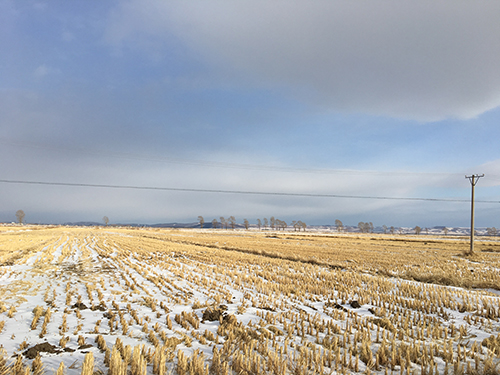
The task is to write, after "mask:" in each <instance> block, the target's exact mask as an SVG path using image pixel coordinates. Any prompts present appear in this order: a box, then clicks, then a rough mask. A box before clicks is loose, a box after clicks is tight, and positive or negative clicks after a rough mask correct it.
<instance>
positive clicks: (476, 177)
mask: <svg viewBox="0 0 500 375" xmlns="http://www.w3.org/2000/svg"><path fill="white" fill-rule="evenodd" d="M481 177H484V174H481V175H474V174H473V175H472V176H465V178H468V179H469V181H470V184H471V186H472V194H471V199H470V252H469V254H470V255H472V254H474V187H475V186H476V183H477V181H478V180H479V179H480V178H481Z"/></svg>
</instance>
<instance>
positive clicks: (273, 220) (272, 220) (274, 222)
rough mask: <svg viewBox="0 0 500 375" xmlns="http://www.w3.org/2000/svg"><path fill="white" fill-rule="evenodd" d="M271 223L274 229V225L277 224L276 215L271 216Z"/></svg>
mask: <svg viewBox="0 0 500 375" xmlns="http://www.w3.org/2000/svg"><path fill="white" fill-rule="evenodd" d="M269 223H270V224H271V229H274V227H275V226H276V219H275V218H274V216H271V218H270V219H269Z"/></svg>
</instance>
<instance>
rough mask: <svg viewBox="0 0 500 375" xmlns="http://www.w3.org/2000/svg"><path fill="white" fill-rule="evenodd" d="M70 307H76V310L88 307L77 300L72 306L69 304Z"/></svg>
mask: <svg viewBox="0 0 500 375" xmlns="http://www.w3.org/2000/svg"><path fill="white" fill-rule="evenodd" d="M71 308H72V309H78V310H86V309H88V307H87V306H85V304H84V303H81V302H77V303H75V304H74V305H73V306H71Z"/></svg>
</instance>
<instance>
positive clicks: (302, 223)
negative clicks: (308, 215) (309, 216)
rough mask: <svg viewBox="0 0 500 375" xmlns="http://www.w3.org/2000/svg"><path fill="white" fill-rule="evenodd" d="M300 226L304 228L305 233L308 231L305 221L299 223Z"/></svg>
mask: <svg viewBox="0 0 500 375" xmlns="http://www.w3.org/2000/svg"><path fill="white" fill-rule="evenodd" d="M299 225H300V226H301V227H302V229H303V230H304V232H305V231H306V228H307V224H306V223H304V222H303V221H299Z"/></svg>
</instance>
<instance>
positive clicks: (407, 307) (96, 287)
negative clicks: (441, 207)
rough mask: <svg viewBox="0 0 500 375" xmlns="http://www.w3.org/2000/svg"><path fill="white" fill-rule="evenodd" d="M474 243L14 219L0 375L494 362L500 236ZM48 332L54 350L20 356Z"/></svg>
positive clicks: (431, 369)
mask: <svg viewBox="0 0 500 375" xmlns="http://www.w3.org/2000/svg"><path fill="white" fill-rule="evenodd" d="M466 249H467V242H466V241H464V240H463V239H460V238H445V239H439V238H435V237H427V236H425V237H424V236H422V237H416V236H414V237H402V236H389V235H387V236H382V235H353V234H349V235H348V234H338V235H321V234H314V233H307V232H306V233H300V234H299V233H293V232H291V233H290V232H258V233H255V232H244V231H194V230H184V231H175V230H157V229H130V228H129V229H127V228H92V229H88V228H64V227H63V228H44V227H30V229H29V230H26V229H18V228H15V227H14V228H9V229H8V230H6V229H5V228H2V230H1V231H0V262H1V265H2V266H1V267H0V296H1V297H0V328H1V329H0V342H1V343H2V345H3V348H4V354H3V360H0V373H2V371H5V373H9V372H10V373H20V371H23V369H24V368H27V367H29V366H31V369H32V370H33V371H35V370H36V371H38V372H40V371H41V367H40V366H42V365H41V364H43V369H44V371H45V372H47V373H53V372H56V371H58V372H63V371H65V372H66V373H78V374H79V373H92V371H97V370H101V371H103V372H109V373H110V374H125V373H127V371H128V372H129V373H132V374H142V373H153V374H165V373H168V372H176V373H179V374H204V373H209V372H210V373H214V374H226V373H231V371H233V373H237V374H240V373H241V374H251V373H252V374H257V373H259V374H260V373H263V374H264V373H272V374H288V373H293V374H309V373H330V372H331V371H338V372H342V373H356V372H365V373H366V372H378V373H388V372H389V371H390V372H391V373H393V372H395V373H400V374H405V373H408V374H409V373H422V374H435V373H437V372H439V373H448V374H451V373H453V374H464V373H471V374H472V373H475V374H479V373H495V372H496V371H497V367H496V364H497V362H496V361H497V357H498V355H499V354H500V335H499V327H500V324H499V322H498V319H499V314H500V299H499V298H498V296H497V295H496V294H494V293H490V292H488V291H485V289H488V288H491V289H495V290H500V276H499V272H498V270H499V268H500V267H499V261H500V246H499V244H498V242H495V241H484V242H479V243H478V244H477V246H476V249H478V250H479V251H480V252H479V253H478V254H477V255H475V256H474V257H465V256H463V253H464V251H465V250H466ZM471 288H480V289H471ZM355 302H357V303H355ZM358 306H359V307H358ZM45 342H47V343H48V344H50V346H51V347H52V348H53V353H52V354H48V353H46V352H41V353H40V354H39V357H37V358H39V359H38V360H30V359H27V358H26V356H25V355H24V356H23V355H20V356H18V357H17V359H16V360H12V361H10V360H9V358H10V357H11V356H12V355H13V354H16V353H17V354H20V353H25V352H26V350H27V349H28V348H32V347H34V346H35V345H37V344H41V343H45ZM35 361H37V362H35ZM61 363H63V365H61ZM2 366H3V368H2Z"/></svg>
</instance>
